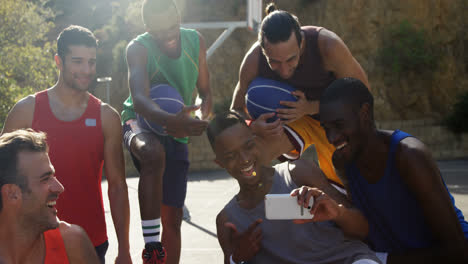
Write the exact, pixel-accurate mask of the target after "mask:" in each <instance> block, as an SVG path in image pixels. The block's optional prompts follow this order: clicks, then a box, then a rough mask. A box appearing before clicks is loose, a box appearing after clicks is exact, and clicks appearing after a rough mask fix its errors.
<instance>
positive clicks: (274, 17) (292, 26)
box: [258, 3, 302, 48]
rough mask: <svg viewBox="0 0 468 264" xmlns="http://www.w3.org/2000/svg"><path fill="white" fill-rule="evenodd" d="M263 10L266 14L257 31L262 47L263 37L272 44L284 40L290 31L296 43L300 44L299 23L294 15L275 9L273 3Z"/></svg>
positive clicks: (287, 37) (263, 45) (263, 46)
mask: <svg viewBox="0 0 468 264" xmlns="http://www.w3.org/2000/svg"><path fill="white" fill-rule="evenodd" d="M265 12H266V13H267V16H266V17H265V18H264V19H263V21H262V24H261V25H260V31H259V33H258V41H259V42H260V46H261V47H262V48H265V39H266V40H268V42H270V43H272V44H276V43H279V42H286V41H288V40H289V38H290V37H291V33H292V32H294V34H295V36H296V40H297V45H299V46H300V45H301V41H302V35H301V24H300V23H299V19H298V18H297V17H296V16H295V15H293V14H291V13H289V12H286V11H283V10H277V8H276V6H275V4H273V3H270V4H269V5H268V6H267V7H266V9H265Z"/></svg>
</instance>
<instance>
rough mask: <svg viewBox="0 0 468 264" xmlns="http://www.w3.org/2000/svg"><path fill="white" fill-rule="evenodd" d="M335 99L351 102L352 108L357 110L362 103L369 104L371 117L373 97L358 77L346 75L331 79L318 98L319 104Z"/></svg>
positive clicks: (334, 100)
mask: <svg viewBox="0 0 468 264" xmlns="http://www.w3.org/2000/svg"><path fill="white" fill-rule="evenodd" d="M336 101H341V102H343V103H347V104H351V106H352V108H353V109H355V110H359V109H360V108H361V106H362V105H363V104H364V103H368V104H369V105H370V110H371V118H373V108H374V97H373V96H372V94H371V93H370V92H369V89H368V88H367V86H366V85H365V84H364V83H363V82H361V81H360V80H358V79H355V78H351V77H346V78H341V79H337V80H335V81H333V82H332V83H331V84H330V85H329V86H328V87H327V89H325V92H324V93H323V94H322V96H321V98H320V104H327V103H332V102H336Z"/></svg>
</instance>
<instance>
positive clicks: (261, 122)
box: [250, 112, 283, 139]
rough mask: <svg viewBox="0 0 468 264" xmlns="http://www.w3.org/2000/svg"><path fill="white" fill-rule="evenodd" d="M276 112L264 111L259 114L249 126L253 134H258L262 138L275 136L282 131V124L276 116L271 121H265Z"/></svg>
mask: <svg viewBox="0 0 468 264" xmlns="http://www.w3.org/2000/svg"><path fill="white" fill-rule="evenodd" d="M275 114H276V113H274V112H273V113H265V114H261V115H260V116H259V117H258V118H257V119H255V120H254V121H253V122H252V124H250V128H251V129H252V131H253V132H254V134H256V135H258V136H260V137H261V138H263V139H268V138H271V137H277V136H279V135H281V133H282V132H283V125H282V123H281V120H280V119H279V118H278V119H276V120H275V121H274V122H272V123H267V120H268V119H269V118H272V117H274V116H275Z"/></svg>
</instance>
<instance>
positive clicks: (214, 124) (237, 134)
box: [207, 112, 380, 264]
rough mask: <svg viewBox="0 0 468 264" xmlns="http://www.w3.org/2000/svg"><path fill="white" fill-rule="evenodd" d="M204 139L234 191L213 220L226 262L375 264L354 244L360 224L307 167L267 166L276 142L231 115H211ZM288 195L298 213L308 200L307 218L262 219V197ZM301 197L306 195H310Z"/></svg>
mask: <svg viewBox="0 0 468 264" xmlns="http://www.w3.org/2000/svg"><path fill="white" fill-rule="evenodd" d="M207 135H208V139H209V141H210V143H211V146H212V148H213V150H214V152H215V155H216V158H215V162H216V163H217V164H218V165H220V166H221V167H222V168H224V169H226V171H227V172H228V173H229V174H230V175H231V176H232V177H233V178H235V179H236V180H237V182H238V184H239V187H240V190H239V193H238V194H237V195H235V196H234V197H233V198H232V199H231V201H230V202H229V203H228V204H227V205H226V206H225V207H224V208H223V209H222V210H221V212H220V213H219V214H218V216H217V218H216V226H217V235H218V240H219V243H220V245H221V248H222V249H223V253H224V263H225V264H230V263H231V264H232V263H245V261H247V262H248V263H256V264H263V263H265V264H266V263H275V264H291V263H294V264H306V263H307V264H308V263H317V264H318V263H343V264H358V263H359V264H376V263H380V260H379V259H378V258H377V256H376V255H375V254H374V252H372V251H371V250H370V249H369V248H368V247H367V245H366V244H365V243H363V242H362V241H360V239H362V238H364V237H365V236H366V234H367V220H366V219H365V218H364V216H363V215H362V214H361V213H360V212H359V211H358V210H356V209H354V208H353V207H352V206H351V205H350V203H349V201H348V200H347V199H346V197H345V196H344V195H342V194H341V193H339V192H338V190H336V189H335V188H333V187H332V186H331V184H329V183H328V181H327V179H326V177H325V176H324V175H323V174H322V173H321V171H320V169H319V168H318V167H317V166H316V165H315V164H314V163H312V162H309V161H306V160H298V161H295V162H283V163H281V164H278V165H275V166H274V167H271V166H270V165H269V164H270V161H271V160H272V158H273V156H272V155H271V153H274V151H273V150H272V147H275V144H274V143H273V144H272V143H270V142H265V141H264V140H262V139H261V138H259V137H255V136H254V135H253V133H252V131H251V130H250V129H249V127H248V126H247V125H246V123H245V120H244V119H243V118H241V117H240V116H238V115H237V114H235V113H233V112H227V113H222V114H219V115H217V116H216V117H215V119H214V120H213V121H211V122H210V125H209V126H208V130H207ZM300 186H302V187H301V188H298V187H300ZM306 186H311V187H306ZM312 187H313V188H312ZM291 192H295V193H293V194H291V195H292V196H295V195H297V196H298V197H300V198H299V199H298V204H300V205H301V204H302V205H303V206H304V210H309V209H307V206H308V204H309V203H308V199H311V198H310V197H311V196H313V197H314V198H313V199H314V201H315V202H314V205H313V206H312V208H311V209H310V212H311V213H312V214H314V217H313V219H312V220H303V221H307V222H305V223H304V222H303V223H302V224H299V223H298V222H296V221H297V220H294V221H295V222H293V220H270V219H266V216H265V202H264V197H265V195H266V194H289V193H291ZM305 193H308V194H311V195H309V196H308V197H309V198H306V197H305V196H304V194H305ZM304 202H305V203H304ZM305 204H307V206H306V205H305Z"/></svg>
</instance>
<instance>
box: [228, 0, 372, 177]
mask: <svg viewBox="0 0 468 264" xmlns="http://www.w3.org/2000/svg"><path fill="white" fill-rule="evenodd" d="M275 9H276V7H275V6H274V5H272V4H270V5H269V6H268V7H267V13H268V15H267V16H266V17H265V18H264V19H263V21H262V24H261V27H260V32H259V36H258V41H257V42H255V43H254V45H253V46H252V47H251V48H250V50H249V51H248V53H247V54H246V55H245V57H244V60H243V62H242V65H241V68H240V73H239V82H238V83H237V86H236V88H235V90H234V95H233V101H232V104H231V109H232V110H235V111H237V112H238V113H239V114H241V115H242V116H244V117H246V118H249V114H248V113H247V109H246V106H245V95H246V92H247V88H248V86H249V84H250V82H251V81H252V80H253V79H255V78H256V77H257V76H261V77H265V78H269V79H274V80H277V81H281V82H285V83H288V84H290V85H291V86H293V87H294V88H296V89H297V90H296V91H295V92H294V93H293V94H294V95H295V96H296V97H297V98H298V101H297V102H284V103H283V104H284V105H286V106H288V107H290V108H289V109H278V110H277V113H278V116H279V117H280V118H281V119H283V120H285V122H284V123H285V128H286V129H285V130H283V126H282V123H281V122H280V121H276V122H274V123H271V124H267V123H266V122H265V120H266V119H264V118H259V119H257V120H256V122H253V123H252V128H253V129H254V131H255V133H257V134H260V135H262V136H263V137H266V138H270V140H272V141H274V140H275V139H274V137H275V136H276V135H277V134H278V133H288V135H289V139H290V140H288V141H285V142H284V148H283V149H282V150H281V152H279V153H277V154H278V156H280V155H281V154H287V155H284V157H285V158H287V159H296V158H298V157H299V156H300V155H301V154H302V152H303V151H304V150H305V149H307V148H308V147H309V146H310V145H312V144H314V145H315V147H316V150H317V154H318V160H319V164H320V168H321V169H322V171H323V172H324V173H325V175H326V176H327V178H328V179H329V180H330V181H332V182H333V183H335V184H337V185H338V186H340V185H341V181H340V179H339V178H338V177H337V176H336V173H335V171H334V169H333V165H332V162H331V155H332V153H333V151H334V147H333V146H332V145H330V144H328V142H327V140H326V137H325V133H324V132H323V129H321V127H320V125H319V122H318V114H319V99H320V96H321V94H322V93H323V91H324V90H325V88H326V87H327V86H328V85H329V84H330V83H331V82H332V81H333V80H335V79H336V78H342V77H354V78H357V79H360V80H362V81H363V82H364V83H365V84H366V85H367V86H368V87H369V84H368V80H367V76H366V74H365V72H364V70H363V69H362V67H361V66H360V65H359V63H358V62H357V61H356V59H355V58H354V57H353V55H352V54H351V52H350V51H349V49H348V47H347V46H346V45H345V43H344V42H343V41H342V40H341V39H340V37H338V36H337V35H336V34H335V33H333V32H332V31H330V30H327V29H325V28H322V27H316V26H303V27H301V26H300V23H299V21H298V19H297V17H295V16H294V15H292V14H290V13H288V12H286V11H282V10H275ZM283 131H284V132H283Z"/></svg>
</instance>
